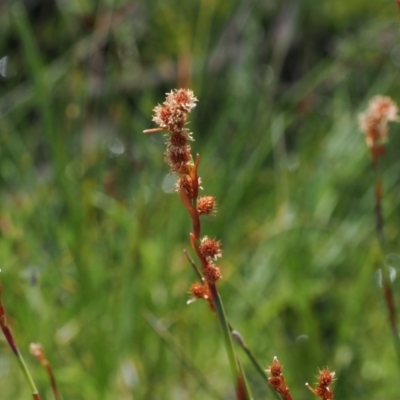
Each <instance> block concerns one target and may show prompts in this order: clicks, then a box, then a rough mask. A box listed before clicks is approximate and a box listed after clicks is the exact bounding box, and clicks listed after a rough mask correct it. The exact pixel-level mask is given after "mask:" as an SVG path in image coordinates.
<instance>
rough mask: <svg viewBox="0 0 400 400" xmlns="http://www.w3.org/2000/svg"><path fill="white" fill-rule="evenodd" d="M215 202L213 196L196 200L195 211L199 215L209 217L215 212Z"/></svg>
mask: <svg viewBox="0 0 400 400" xmlns="http://www.w3.org/2000/svg"><path fill="white" fill-rule="evenodd" d="M216 206H217V202H216V201H215V197H213V196H203V197H200V198H199V199H198V200H197V211H198V213H199V215H211V214H215V212H216Z"/></svg>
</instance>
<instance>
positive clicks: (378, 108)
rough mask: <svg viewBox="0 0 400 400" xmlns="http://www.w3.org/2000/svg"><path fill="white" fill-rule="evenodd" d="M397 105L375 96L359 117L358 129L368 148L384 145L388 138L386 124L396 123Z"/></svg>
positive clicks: (383, 97)
mask: <svg viewBox="0 0 400 400" xmlns="http://www.w3.org/2000/svg"><path fill="white" fill-rule="evenodd" d="M398 121H399V117H398V107H397V104H396V103H395V102H394V101H393V100H392V99H391V98H390V97H387V96H375V97H373V98H372V99H371V101H370V102H369V105H368V108H367V110H366V111H365V112H363V113H362V114H360V115H359V117H358V122H359V125H360V129H361V130H362V131H363V132H364V134H365V141H366V143H367V146H368V147H369V148H373V147H376V146H379V145H381V144H382V143H385V142H386V140H387V136H388V122H398Z"/></svg>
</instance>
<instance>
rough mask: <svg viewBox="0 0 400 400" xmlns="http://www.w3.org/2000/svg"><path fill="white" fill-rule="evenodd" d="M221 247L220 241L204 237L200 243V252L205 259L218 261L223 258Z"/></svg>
mask: <svg viewBox="0 0 400 400" xmlns="http://www.w3.org/2000/svg"><path fill="white" fill-rule="evenodd" d="M220 245H221V243H220V242H219V241H217V240H214V239H209V238H208V237H207V236H204V237H203V239H201V241H200V245H199V250H200V253H201V254H202V255H203V257H204V258H205V259H209V260H217V259H218V257H222V251H221V248H220Z"/></svg>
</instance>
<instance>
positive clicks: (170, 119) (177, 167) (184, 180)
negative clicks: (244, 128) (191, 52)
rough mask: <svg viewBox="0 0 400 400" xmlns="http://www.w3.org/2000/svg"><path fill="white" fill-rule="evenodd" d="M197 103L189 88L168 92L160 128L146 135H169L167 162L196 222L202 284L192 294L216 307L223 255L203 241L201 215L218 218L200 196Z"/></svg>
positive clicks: (159, 110) (157, 114) (208, 199)
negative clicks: (193, 115) (193, 123)
mask: <svg viewBox="0 0 400 400" xmlns="http://www.w3.org/2000/svg"><path fill="white" fill-rule="evenodd" d="M196 101H197V99H196V97H195V96H194V94H193V92H192V91H191V90H189V89H178V90H173V91H171V92H170V93H167V96H166V99H165V101H164V103H163V104H162V105H160V104H159V105H157V106H156V107H155V108H154V116H153V121H154V122H155V123H156V124H157V125H158V128H156V129H149V130H147V131H145V132H146V133H153V132H158V131H161V130H163V131H166V132H167V135H166V136H167V140H166V143H165V146H166V149H165V152H164V160H165V162H166V164H167V165H168V167H169V169H170V171H171V172H172V173H175V174H177V175H178V181H177V183H176V185H175V190H176V191H177V192H178V193H179V195H180V199H181V202H182V203H183V205H184V206H185V208H186V209H187V211H188V213H189V215H190V217H191V219H192V224H193V233H192V234H191V244H192V247H193V249H194V251H195V252H196V255H197V257H198V259H199V260H200V262H201V265H202V272H201V273H200V275H201V278H202V283H195V284H193V285H192V286H191V288H190V293H191V294H192V296H193V299H205V300H208V301H209V303H210V306H211V307H212V296H211V291H210V286H213V285H215V283H216V282H217V281H218V280H219V279H220V278H221V272H220V270H219V268H218V267H217V266H216V265H215V264H214V262H215V261H216V260H217V259H218V258H219V257H221V255H222V253H221V249H220V242H219V241H216V240H214V239H209V238H208V237H207V236H205V237H203V239H201V240H200V231H201V224H200V216H202V215H205V216H207V215H214V214H215V212H216V201H215V198H214V197H213V196H203V197H199V189H200V188H201V187H200V184H201V179H200V178H199V176H198V174H197V171H198V166H199V163H200V156H199V155H197V156H196V158H195V159H194V158H193V157H192V154H191V147H190V145H189V142H190V141H193V137H192V133H191V132H190V131H189V130H188V129H187V128H186V127H185V126H186V123H187V120H188V114H189V113H190V112H191V111H192V109H193V108H194V107H195V106H196ZM193 299H192V300H193Z"/></svg>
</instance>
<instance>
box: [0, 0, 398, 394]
mask: <svg viewBox="0 0 400 400" xmlns="http://www.w3.org/2000/svg"><path fill="white" fill-rule="evenodd" d="M27 3H28V2H27ZM282 3H283V2H278V1H268V2H256V1H235V2H220V1H216V0H202V1H199V2H190V1H176V0H173V1H172V0H171V1H160V2H156V1H137V2H128V1H118V2H112V1H103V2H95V1H74V2H72V1H67V2H61V1H60V2H54V3H53V2H50V1H43V2H37V3H36V5H33V3H32V6H30V7H31V8H28V9H24V8H22V7H17V6H13V7H9V8H7V7H5V6H0V9H1V8H2V7H3V9H4V8H5V11H6V12H4V13H0V58H1V57H5V56H7V57H8V58H7V60H8V64H7V65H8V67H7V69H6V70H5V72H4V73H3V75H5V76H3V75H0V91H1V92H0V132H1V134H0V182H1V189H2V190H1V192H0V204H1V208H0V234H1V240H0V268H1V270H2V272H1V275H0V277H1V280H2V282H3V292H4V293H3V302H4V305H5V308H6V311H7V314H8V316H9V323H10V325H11V326H12V330H13V332H14V334H15V337H16V340H17V343H18V345H19V347H20V349H21V351H22V352H23V353H24V355H25V359H26V361H27V363H28V364H29V367H30V370H31V372H32V374H33V376H34V377H35V379H36V382H37V384H38V387H39V390H40V391H41V393H42V394H43V398H44V399H51V398H52V395H51V393H50V391H49V388H50V386H49V383H48V381H47V377H46V375H45V373H44V371H42V369H41V367H40V366H39V365H38V364H37V362H36V361H35V360H34V359H33V357H30V356H29V355H28V354H27V353H28V350H27V349H28V345H29V343H30V342H40V343H41V344H42V345H43V347H44V349H45V351H46V354H47V356H48V358H49V359H50V361H51V363H52V365H53V368H54V370H55V374H56V377H57V378H58V381H59V386H60V390H61V391H62V393H63V395H64V398H65V399H76V400H86V399H87V400H91V399H122V400H124V399H127V400H128V399H180V398H190V399H204V398H215V399H218V398H219V399H221V398H224V396H225V397H228V398H229V396H230V394H231V392H230V391H231V390H232V387H231V379H230V371H229V366H228V360H227V358H226V355H225V352H224V350H223V346H222V338H221V336H220V332H219V327H218V326H217V324H216V321H215V317H214V315H213V314H212V313H211V312H210V311H209V310H208V306H207V304H206V303H205V302H201V301H198V302H196V303H195V304H192V305H190V306H187V305H186V301H187V299H188V295H187V290H188V288H189V286H190V284H191V283H192V282H193V281H194V280H195V276H194V273H193V271H192V269H191V267H190V265H189V264H188V262H187V260H186V259H185V257H184V255H183V253H182V250H183V249H185V248H186V249H189V247H190V245H189V240H188V234H189V230H190V220H189V217H188V216H187V215H186V214H185V211H184V209H183V207H182V206H181V205H180V203H179V198H178V196H176V195H170V194H166V193H164V192H163V190H162V184H163V180H164V178H165V175H166V173H167V168H166V167H165V166H164V164H163V151H164V148H163V139H162V135H161V134H159V135H151V136H146V135H144V134H143V133H142V131H143V130H144V129H147V128H151V127H153V125H152V123H151V115H152V108H153V107H154V106H155V105H156V104H157V103H161V102H162V101H163V100H164V93H165V92H166V91H170V90H171V89H172V88H175V87H178V86H180V85H188V86H190V87H191V88H192V89H193V90H194V92H195V94H196V96H197V97H198V98H199V104H198V106H197V108H196V109H195V110H194V112H193V114H192V116H191V123H190V129H191V130H192V131H193V132H194V136H195V139H196V141H195V142H194V143H193V148H194V150H195V152H198V153H199V154H200V155H201V163H200V176H201V177H202V180H203V187H204V193H205V194H213V195H215V196H216V197H217V200H218V204H219V207H218V214H217V216H216V217H215V218H212V219H208V220H204V226H203V231H204V232H205V233H207V234H208V235H209V236H211V237H216V238H218V239H221V240H222V244H223V250H224V257H223V259H222V264H221V266H222V272H223V276H224V280H223V281H222V283H221V285H220V291H221V296H222V298H223V301H224V304H225V308H226V312H227V315H228V316H229V319H230V322H231V324H232V325H233V326H234V327H235V329H237V330H239V331H240V332H241V334H242V335H243V337H244V338H245V340H246V342H247V343H248V345H249V347H250V348H251V349H252V351H253V352H254V354H255V355H256V356H257V358H258V359H259V360H260V362H261V363H262V364H264V365H265V366H267V365H268V364H270V363H271V362H272V358H273V356H275V355H276V356H278V357H279V360H280V361H281V362H282V364H283V365H284V366H285V370H284V371H285V376H286V380H287V382H288V384H289V385H290V387H291V392H292V394H293V397H294V399H306V398H312V394H311V393H310V392H308V391H307V389H306V388H305V386H304V383H305V382H310V383H311V382H313V380H314V377H315V375H316V373H317V370H318V368H321V367H324V366H326V365H328V366H329V367H330V368H331V369H332V370H335V371H336V373H337V377H338V380H337V382H336V383H335V386H334V387H335V393H336V397H337V398H338V399H350V398H363V399H365V400H375V399H379V398H381V399H383V398H385V399H388V400H397V399H398V397H399V390H398V388H397V385H396V384H394V383H393V382H396V380H395V379H396V377H397V376H398V374H399V365H398V364H397V361H396V356H395V351H394V346H393V343H392V337H391V332H390V329H389V325H388V321H387V310H386V307H385V304H384V300H383V296H382V290H381V288H380V287H379V285H378V281H379V279H377V276H378V275H377V271H378V269H379V268H382V267H383V266H384V265H385V259H386V260H389V264H390V266H392V267H393V268H394V270H395V271H397V273H399V272H400V270H399V261H398V259H399V257H400V256H399V255H398V254H399V253H400V250H399V247H398V237H399V226H400V214H399V199H400V187H399V184H398V177H399V176H400V175H399V173H400V158H399V157H398V150H397V149H398V148H399V145H400V138H399V127H398V126H395V125H393V126H392V127H391V128H392V129H391V137H390V143H389V145H388V148H387V155H386V157H385V165H384V166H383V178H384V189H385V193H384V213H385V221H386V227H385V229H386V233H387V236H388V241H389V244H388V248H389V250H388V254H383V255H382V254H381V252H380V250H379V246H378V243H377V239H376V237H375V232H374V214H373V190H374V182H375V177H374V173H373V171H372V169H371V167H370V161H369V157H368V152H367V149H366V146H365V144H364V139H363V136H362V134H361V133H360V132H359V129H358V126H357V114H358V112H359V111H360V110H362V109H364V108H365V105H366V103H367V101H368V99H369V98H370V97H371V96H372V95H373V94H377V93H382V94H387V95H391V96H392V97H393V98H394V99H395V100H396V101H397V102H398V103H399V102H400V98H399V97H398V93H399V89H400V82H399V80H398V68H399V65H400V48H399V44H398V43H399V37H398V32H399V29H398V24H399V21H398V19H397V9H396V4H395V3H396V2H395V1H394V0H393V1H381V2H365V1H357V0H349V1H347V2H340V1H337V2H316V1H311V0H310V1H308V0H307V1H306V0H304V1H303V2H295V1H294V2H290V1H287V2H285V4H282ZM367 3H368V4H367ZM3 62H4V61H3ZM388 257H389V258H388ZM393 284H394V290H395V296H396V300H397V302H398V304H399V306H400V298H399V295H398V293H399V290H400V287H399V279H398V277H397V279H396V280H395V281H394V283H393ZM238 352H239V354H241V355H242V353H241V352H240V350H239V349H238ZM241 361H242V362H243V364H244V366H245V369H246V374H247V376H248V377H249V379H250V381H251V383H252V389H253V393H254V394H255V397H256V398H260V399H261V398H272V396H271V393H270V391H269V390H268V388H266V387H265V384H264V383H263V382H262V381H261V379H260V378H259V377H258V376H257V374H256V372H255V371H253V369H252V367H251V365H250V363H249V361H248V360H247V359H246V357H244V355H243V357H241ZM0 387H1V398H4V399H22V398H29V396H30V394H29V390H28V388H26V387H25V385H24V382H23V377H22V376H21V373H20V371H19V370H18V367H17V365H16V362H15V360H14V359H13V355H12V353H11V351H10V350H9V348H8V347H7V346H6V343H5V342H3V341H2V339H1V341H0Z"/></svg>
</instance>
